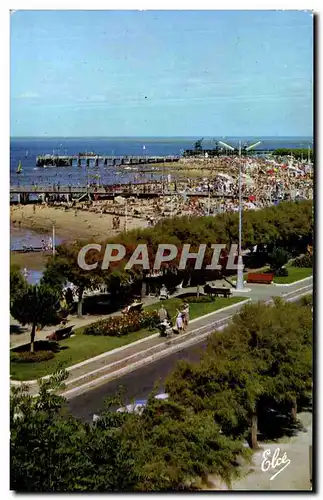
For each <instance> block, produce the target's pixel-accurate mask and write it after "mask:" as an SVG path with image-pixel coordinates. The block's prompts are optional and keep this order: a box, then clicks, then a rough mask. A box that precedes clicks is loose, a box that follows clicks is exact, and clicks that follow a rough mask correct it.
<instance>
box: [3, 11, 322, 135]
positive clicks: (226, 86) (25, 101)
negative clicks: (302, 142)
mask: <svg viewBox="0 0 323 500" xmlns="http://www.w3.org/2000/svg"><path fill="white" fill-rule="evenodd" d="M10 21H11V22H10V24H11V26H10V47H11V56H10V74H11V75H10V115H11V119H10V134H11V136H12V137H14V136H15V137H19V136H20V137H26V136H28V137H29V136H35V137H46V136H48V137H51V136H59V137H83V136H92V137H95V136H103V137H104V136H106V137H108V136H141V137H145V136H152V137H156V136H167V137H171V136H175V137H178V136H222V135H223V136H259V137H260V136H311V135H312V134H313V109H312V108H313V17H312V14H311V12H309V11H308V12H305V11H214V10H213V11H142V12H140V11H62V10H61V11H15V12H14V13H13V14H12V15H11V19H10Z"/></svg>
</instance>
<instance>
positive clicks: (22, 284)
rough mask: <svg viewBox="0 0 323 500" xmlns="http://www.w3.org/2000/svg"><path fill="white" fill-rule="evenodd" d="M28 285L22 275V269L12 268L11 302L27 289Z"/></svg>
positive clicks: (12, 266) (14, 266)
mask: <svg viewBox="0 0 323 500" xmlns="http://www.w3.org/2000/svg"><path fill="white" fill-rule="evenodd" d="M27 285H28V283H27V281H26V279H25V278H24V276H23V275H22V274H21V271H20V267H19V266H16V265H11V266H10V301H13V300H14V298H15V296H16V295H17V294H18V293H20V292H21V291H22V290H24V289H25V288H26V287H27Z"/></svg>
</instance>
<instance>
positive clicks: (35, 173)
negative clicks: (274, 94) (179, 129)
mask: <svg viewBox="0 0 323 500" xmlns="http://www.w3.org/2000/svg"><path fill="white" fill-rule="evenodd" d="M199 139H200V137H126V138H124V137H115V138H99V137H98V138H89V137H84V138H82V137H79V138H66V137H53V138H18V137H17V138H16V137H15V138H11V141H10V182H11V184H13V185H16V184H18V183H19V184H20V185H26V184H31V183H32V182H34V183H35V184H38V185H41V184H50V185H52V184H53V183H57V182H59V183H60V184H61V185H64V184H65V185H66V184H72V185H77V184H78V183H80V184H87V183H88V182H89V181H90V182H91V180H93V181H94V179H97V178H98V177H100V182H101V183H102V184H105V185H106V184H119V183H128V182H140V181H141V182H142V178H141V177H142V176H144V174H140V173H138V171H137V169H136V170H134V171H132V170H125V169H121V168H119V167H118V166H115V167H112V166H103V165H101V166H99V167H94V165H92V166H91V167H90V168H87V167H86V166H85V165H84V166H82V167H77V166H72V167H52V168H43V167H36V157H37V156H39V155H46V154H49V155H51V154H54V155H60V156H63V155H77V154H78V153H81V152H93V153H95V154H98V155H107V156H141V155H142V156H172V155H181V154H182V153H183V152H184V150H185V149H192V148H193V144H194V142H195V141H196V140H199ZM239 139H242V141H243V142H248V143H249V144H251V143H252V142H257V141H261V144H260V145H259V146H258V148H255V149H264V150H267V149H268V150H272V149H276V148H308V146H309V145H311V146H312V143H313V139H312V137H263V138H261V137H260V138H259V137H243V138H236V137H214V138H205V139H204V140H203V143H202V145H203V147H204V148H205V149H209V148H212V147H214V145H215V144H214V143H215V141H217V140H223V141H225V142H228V143H229V144H233V145H235V144H237V143H238V140H239ZM19 162H21V164H22V173H20V174H17V167H18V164H19ZM84 163H85V162H84ZM149 170H150V173H149V176H150V178H152V179H158V178H160V173H156V174H154V173H153V171H152V170H153V168H152V166H150V167H149ZM151 171H152V172H151ZM94 182H95V181H94Z"/></svg>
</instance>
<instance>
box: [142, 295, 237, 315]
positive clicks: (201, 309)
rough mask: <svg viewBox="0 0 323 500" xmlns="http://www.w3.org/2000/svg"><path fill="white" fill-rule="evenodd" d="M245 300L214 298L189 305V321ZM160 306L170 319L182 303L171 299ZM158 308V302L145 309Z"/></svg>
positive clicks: (178, 299) (177, 299) (153, 309)
mask: <svg viewBox="0 0 323 500" xmlns="http://www.w3.org/2000/svg"><path fill="white" fill-rule="evenodd" d="M242 300H245V299H244V298H242V297H228V298H227V299H225V298H223V297H218V298H215V299H214V300H213V301H212V302H199V303H195V304H194V303H193V304H192V303H191V304H190V319H194V318H198V317H199V316H204V315H205V314H209V313H211V312H214V311H217V310H218V309H221V308H222V307H228V306H231V305H232V304H237V303H238V302H241V301H242ZM162 304H163V305H164V307H165V308H166V310H167V311H168V312H169V314H170V316H171V318H172V319H174V317H175V316H176V315H177V309H178V308H179V307H181V306H182V304H183V301H182V300H181V299H180V298H173V299H168V300H164V301H162ZM159 307H160V302H158V303H157V304H151V305H150V306H147V307H146V308H145V309H146V310H147V311H155V310H156V309H158V308H159Z"/></svg>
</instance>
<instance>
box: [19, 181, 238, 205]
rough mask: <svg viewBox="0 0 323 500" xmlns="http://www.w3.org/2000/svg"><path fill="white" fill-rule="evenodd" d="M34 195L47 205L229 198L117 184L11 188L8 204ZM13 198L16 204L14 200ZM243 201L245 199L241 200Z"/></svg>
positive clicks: (163, 187) (27, 200) (160, 186)
mask: <svg viewBox="0 0 323 500" xmlns="http://www.w3.org/2000/svg"><path fill="white" fill-rule="evenodd" d="M31 195H32V197H31ZM35 195H36V196H37V198H38V201H39V202H42V201H43V202H46V201H50V200H53V199H54V200H55V199H61V198H62V197H64V199H65V201H73V200H76V201H80V200H81V199H83V200H85V199H88V200H91V201H93V200H102V199H105V200H114V198H116V197H117V196H122V197H123V198H130V197H135V198H143V199H150V198H158V197H160V196H170V197H171V196H178V195H182V196H185V197H199V198H207V197H211V198H228V199H229V198H232V195H230V194H224V193H216V192H212V193H208V192H206V191H204V192H203V191H202V192H201V191H198V190H187V191H183V190H181V189H178V190H174V189H170V188H169V187H168V185H167V184H162V183H158V184H153V185H152V184H149V183H143V184H120V185H107V186H93V185H92V186H85V185H83V186H72V185H57V184H53V185H45V186H38V185H37V186H35V185H12V186H10V203H11V204H13V203H24V204H26V203H35ZM13 196H15V197H16V200H13ZM243 198H246V199H247V198H248V197H247V196H243Z"/></svg>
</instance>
